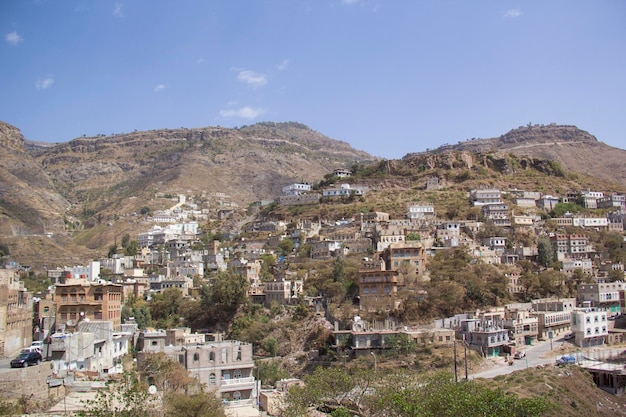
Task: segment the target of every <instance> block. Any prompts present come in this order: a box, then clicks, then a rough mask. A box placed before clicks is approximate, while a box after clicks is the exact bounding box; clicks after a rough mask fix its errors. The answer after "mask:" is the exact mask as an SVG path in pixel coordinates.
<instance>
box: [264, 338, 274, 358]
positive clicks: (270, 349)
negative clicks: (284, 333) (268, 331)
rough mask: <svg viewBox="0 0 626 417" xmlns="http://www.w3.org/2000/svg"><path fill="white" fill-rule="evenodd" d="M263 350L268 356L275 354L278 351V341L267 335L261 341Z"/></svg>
mask: <svg viewBox="0 0 626 417" xmlns="http://www.w3.org/2000/svg"><path fill="white" fill-rule="evenodd" d="M263 350H265V351H266V352H267V353H268V354H269V355H270V356H276V353H277V352H278V341H277V340H276V338H275V337H273V336H268V337H266V338H265V340H264V341H263Z"/></svg>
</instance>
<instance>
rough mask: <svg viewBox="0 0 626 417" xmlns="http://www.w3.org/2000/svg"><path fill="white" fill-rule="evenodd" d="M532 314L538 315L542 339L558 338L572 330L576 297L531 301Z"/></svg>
mask: <svg viewBox="0 0 626 417" xmlns="http://www.w3.org/2000/svg"><path fill="white" fill-rule="evenodd" d="M531 304H532V306H533V309H532V311H531V313H530V315H531V316H535V317H537V321H538V323H537V324H538V333H539V338H540V339H548V338H549V337H550V336H552V337H553V338H556V337H557V336H558V335H560V334H565V333H568V332H569V331H570V330H571V322H572V311H573V310H574V308H575V307H576V299H575V298H540V299H535V300H532V301H531Z"/></svg>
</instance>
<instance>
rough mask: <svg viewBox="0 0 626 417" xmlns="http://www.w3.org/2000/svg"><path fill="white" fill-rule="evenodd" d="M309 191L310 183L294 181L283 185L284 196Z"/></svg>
mask: <svg viewBox="0 0 626 417" xmlns="http://www.w3.org/2000/svg"><path fill="white" fill-rule="evenodd" d="M309 191H311V184H306V183H294V184H290V185H287V186H285V187H283V194H284V195H286V196H294V195H302V194H305V193H308V192H309Z"/></svg>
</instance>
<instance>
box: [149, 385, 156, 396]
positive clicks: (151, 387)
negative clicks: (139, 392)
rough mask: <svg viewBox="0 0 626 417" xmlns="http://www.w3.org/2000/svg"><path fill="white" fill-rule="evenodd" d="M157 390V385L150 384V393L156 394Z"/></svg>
mask: <svg viewBox="0 0 626 417" xmlns="http://www.w3.org/2000/svg"><path fill="white" fill-rule="evenodd" d="M156 392H157V387H155V386H154V385H150V386H149V387H148V394H151V395H154V394H156Z"/></svg>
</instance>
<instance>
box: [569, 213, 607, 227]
mask: <svg viewBox="0 0 626 417" xmlns="http://www.w3.org/2000/svg"><path fill="white" fill-rule="evenodd" d="M572 226H574V227H587V228H593V229H602V230H604V229H608V227H609V219H608V218H607V217H586V216H585V217H581V216H576V217H572Z"/></svg>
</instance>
